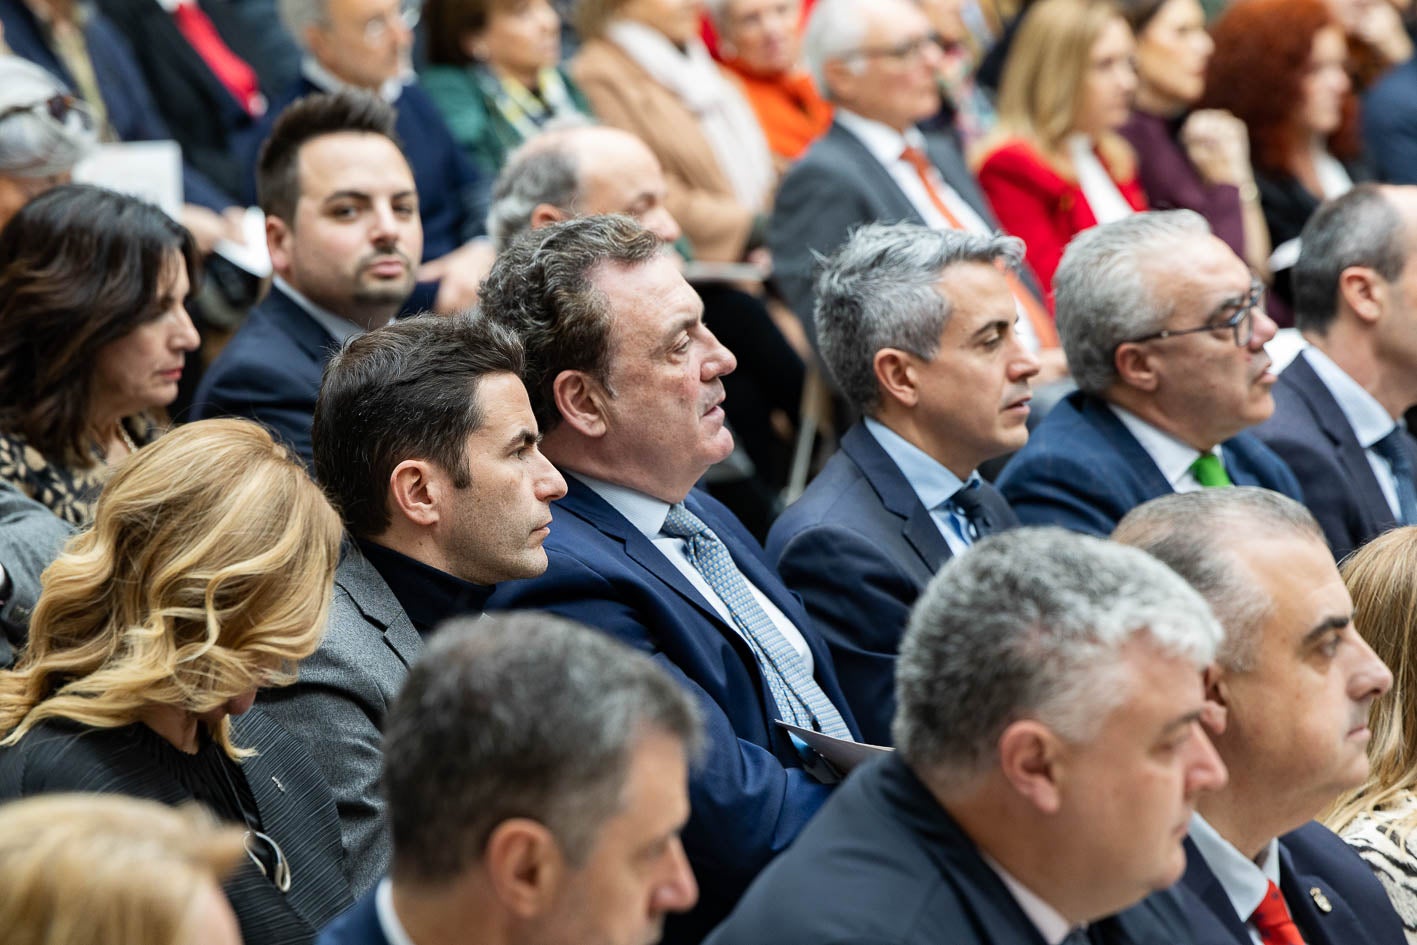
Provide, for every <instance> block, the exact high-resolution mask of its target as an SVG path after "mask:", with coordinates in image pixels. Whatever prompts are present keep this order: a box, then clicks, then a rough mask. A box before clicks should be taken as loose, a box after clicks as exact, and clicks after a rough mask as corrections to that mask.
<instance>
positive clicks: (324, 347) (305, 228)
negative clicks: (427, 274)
mask: <svg viewBox="0 0 1417 945" xmlns="http://www.w3.org/2000/svg"><path fill="white" fill-rule="evenodd" d="M259 175H260V200H261V209H262V210H264V211H265V213H266V244H267V246H268V248H269V249H270V254H271V267H272V269H274V271H275V279H274V284H273V286H272V288H271V294H270V295H269V296H268V297H267V298H266V300H265V301H264V302H263V303H261V305H260V306H259V307H257V308H256V309H255V310H254V311H252V312H251V314H250V316H249V317H248V318H247V320H246V323H245V324H244V325H242V326H241V329H240V330H239V331H237V333H236V335H235V337H233V338H232V339H231V341H230V342H229V343H228V344H227V346H226V348H225V349H224V350H223V351H222V353H221V354H220V355H219V356H218V357H217V359H216V361H215V362H214V363H213V364H212V366H211V368H210V369H209V370H208V371H207V373H206V375H205V376H204V377H203V378H202V383H201V384H200V386H198V388H197V395H196V398H195V402H194V404H193V408H192V413H193V417H194V418H196V419H198V420H200V419H203V418H205V417H214V416H237V417H247V418H250V419H252V420H257V421H259V422H261V423H263V424H265V425H266V426H267V427H269V428H270V429H271V430H272V431H273V432H274V433H276V434H277V435H279V436H280V437H281V439H282V440H284V441H285V442H286V443H288V444H289V445H290V446H291V447H292V448H293V449H295V451H296V452H297V453H299V454H300V456H301V458H302V459H304V460H305V462H306V464H307V465H309V464H310V462H311V460H312V454H311V445H310V417H311V415H312V414H313V413H314V410H315V398H316V395H318V394H319V391H320V375H321V373H322V372H323V371H324V368H325V362H327V361H328V360H329V358H330V355H331V354H333V353H334V350H335V349H336V348H337V347H338V346H339V344H340V343H341V342H343V341H344V340H346V339H347V338H350V337H352V336H353V335H356V334H358V333H359V332H361V331H367V330H368V329H370V328H377V327H378V326H380V325H383V324H385V323H387V322H388V321H389V320H390V319H391V318H393V317H394V315H395V314H396V313H397V312H398V311H399V309H400V307H401V306H402V305H403V303H404V300H405V299H407V298H408V295H409V293H410V292H411V291H412V290H413V284H414V273H415V268H416V266H417V265H418V259H419V257H420V255H421V253H422V248H423V230H422V225H421V224H420V223H419V218H418V191H417V190H416V189H415V187H414V183H413V175H412V173H411V172H410V171H409V168H408V162H407V161H405V160H404V158H403V154H402V152H401V151H400V150H399V146H398V144H397V141H396V139H395V137H394V112H393V109H391V108H390V107H389V106H387V105H385V104H384V103H383V102H381V101H379V100H378V99H377V98H375V97H374V96H372V95H367V94H364V93H356V92H344V93H340V94H337V95H312V96H310V97H309V98H306V99H303V100H301V101H300V102H298V103H296V104H295V105H293V106H291V107H290V108H288V109H286V111H285V112H284V113H283V114H282V115H281V117H280V119H279V120H278V121H277V122H276V126H275V128H274V130H273V131H272V132H271V137H270V138H269V139H268V140H267V142H266V145H265V147H264V148H263V149H262V151H261V161H260V168H259Z"/></svg>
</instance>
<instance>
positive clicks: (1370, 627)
mask: <svg viewBox="0 0 1417 945" xmlns="http://www.w3.org/2000/svg"><path fill="white" fill-rule="evenodd" d="M1339 572H1340V573H1341V574H1342V575H1343V582H1344V583H1345V584H1346V585H1348V593H1349V594H1350V595H1352V597H1353V623H1354V625H1355V626H1356V627H1357V630H1358V632H1359V633H1360V634H1361V635H1362V637H1363V639H1364V640H1366V641H1367V643H1368V645H1369V646H1371V647H1372V648H1373V652H1374V653H1376V654H1378V657H1379V658H1380V659H1381V660H1382V661H1383V662H1384V663H1386V664H1387V665H1388V667H1389V668H1390V669H1391V670H1392V691H1391V692H1389V693H1388V694H1387V695H1385V696H1383V697H1382V698H1381V699H1376V700H1374V701H1373V705H1372V708H1370V709H1369V710H1368V728H1369V729H1370V730H1371V731H1372V733H1373V736H1372V738H1371V739H1370V740H1369V742H1368V762H1369V770H1368V780H1367V781H1365V782H1364V783H1363V784H1362V785H1361V786H1360V787H1358V788H1355V789H1354V790H1352V791H1349V792H1348V793H1346V794H1344V795H1343V796H1342V797H1340V798H1339V799H1338V801H1337V802H1336V803H1335V804H1334V806H1333V808H1332V809H1331V810H1330V811H1329V813H1328V814H1327V815H1325V816H1324V818H1323V821H1324V823H1325V824H1327V825H1328V826H1329V827H1330V828H1331V829H1332V830H1334V831H1340V830H1342V829H1343V828H1344V827H1347V826H1348V825H1349V824H1351V823H1352V822H1353V820H1354V819H1355V818H1357V817H1359V816H1361V815H1364V814H1372V813H1375V812H1377V811H1381V810H1384V809H1387V808H1389V807H1394V806H1396V805H1398V804H1400V803H1401V802H1403V801H1406V800H1408V799H1410V798H1411V797H1412V796H1413V792H1414V791H1417V526H1408V527H1406V528H1395V529H1393V530H1392V531H1390V532H1386V533H1384V534H1382V535H1379V536H1378V537H1377V538H1374V539H1373V540H1372V541H1370V542H1368V544H1366V545H1364V546H1363V547H1362V548H1360V549H1358V550H1357V551H1355V552H1354V553H1353V554H1351V555H1349V556H1348V557H1347V558H1345V559H1344V560H1343V562H1342V564H1340V565H1339ZM1395 826H1396V827H1397V829H1398V830H1399V831H1401V832H1402V835H1403V839H1404V840H1405V837H1406V834H1407V833H1408V832H1410V831H1411V830H1412V828H1413V827H1417V812H1415V813H1414V814H1412V815H1410V816H1408V817H1406V818H1404V819H1403V820H1402V821H1401V822H1399V823H1398V824H1396V825H1395Z"/></svg>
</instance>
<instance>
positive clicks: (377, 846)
mask: <svg viewBox="0 0 1417 945" xmlns="http://www.w3.org/2000/svg"><path fill="white" fill-rule="evenodd" d="M382 637H383V635H382V632H381V631H380V630H379V629H378V628H376V627H372V626H370V625H369V624H368V623H367V622H366V621H365V620H364V618H363V615H362V614H361V613H360V612H359V609H358V608H357V607H355V605H354V603H353V602H352V601H351V600H350V599H349V596H348V595H347V594H346V592H345V591H344V589H343V588H341V587H338V586H337V587H336V588H335V596H334V601H333V602H332V603H331V605H330V623H329V629H328V630H327V631H326V634H325V639H324V640H323V642H321V644H320V648H319V649H318V650H316V651H315V653H314V655H313V656H311V657H309V658H308V659H306V660H304V661H303V662H301V664H300V678H299V680H298V681H297V682H296V683H295V684H294V685H291V686H286V687H283V688H280V689H269V690H266V691H264V692H262V693H261V707H262V708H263V709H264V710H265V711H266V713H267V714H268V715H270V716H272V717H273V718H275V719H276V720H277V721H279V722H280V723H281V725H283V726H284V727H285V728H286V730H287V731H289V732H290V733H291V734H292V735H294V736H295V737H297V738H299V739H300V740H301V741H303V742H305V744H306V746H307V747H308V748H309V749H310V754H311V755H312V756H313V757H314V759H315V761H316V762H317V763H318V764H319V766H320V770H321V771H323V772H324V775H325V779H326V780H327V781H328V782H329V785H330V790H331V791H333V793H334V796H335V806H336V807H337V808H338V810H339V820H340V833H341V835H342V837H343V840H344V861H345V872H346V873H347V874H348V876H349V885H350V890H351V891H352V892H353V894H354V897H355V898H356V899H358V898H359V897H360V896H362V895H363V894H364V893H365V892H366V891H368V890H369V889H370V888H372V887H373V886H374V884H375V883H377V882H378V880H379V878H380V877H382V876H383V875H384V873H385V872H387V870H388V867H389V859H390V856H391V854H392V846H391V842H390V839H389V833H388V828H387V826H386V825H385V823H384V798H383V795H382V794H381V793H380V792H379V773H380V770H381V768H382V766H383V749H382V740H383V734H382V728H383V724H384V719H385V717H386V716H387V714H388V709H389V704H390V703H391V702H392V701H393V699H394V697H395V695H397V693H398V688H399V685H400V684H401V683H402V681H403V674H404V673H406V672H407V670H406V668H405V667H404V666H403V664H402V662H400V661H399V660H398V658H397V657H396V656H395V655H394V653H393V652H392V651H391V650H389V649H388V648H387V647H386V646H385V645H384V642H383V639H382ZM392 664H397V668H395V666H394V665H392Z"/></svg>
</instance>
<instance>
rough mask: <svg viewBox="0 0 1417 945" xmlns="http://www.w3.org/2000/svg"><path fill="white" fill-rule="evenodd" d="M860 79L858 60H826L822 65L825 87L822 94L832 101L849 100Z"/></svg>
mask: <svg viewBox="0 0 1417 945" xmlns="http://www.w3.org/2000/svg"><path fill="white" fill-rule="evenodd" d="M860 77H861V66H860V63H859V60H846V59H828V60H827V61H826V62H824V63H823V64H822V79H823V80H825V82H826V86H827V87H826V88H825V89H823V90H822V92H823V94H826V95H827V97H828V98H830V99H832V100H833V101H840V100H841V99H851V98H853V96H852V94H851V90H852V89H854V88H856V83H857V82H858V81H859V80H860ZM828 93H829V94H828Z"/></svg>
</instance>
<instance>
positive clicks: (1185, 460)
mask: <svg viewBox="0 0 1417 945" xmlns="http://www.w3.org/2000/svg"><path fill="white" fill-rule="evenodd" d="M1107 406H1108V407H1110V408H1111V409H1112V412H1113V413H1114V414H1116V415H1117V419H1118V420H1120V421H1122V426H1124V427H1126V428H1127V432H1129V433H1130V434H1131V435H1132V436H1134V437H1136V438H1137V442H1138V443H1140V444H1141V448H1142V449H1144V450H1146V455H1148V456H1150V457H1151V461H1152V462H1153V463H1155V464H1156V468H1157V469H1159V470H1161V475H1163V476H1165V477H1166V481H1167V482H1169V483H1170V484H1171V489H1172V491H1174V492H1199V491H1201V490H1202V489H1204V488H1205V487H1204V486H1202V485H1201V484H1200V482H1198V481H1197V480H1196V474H1195V473H1193V472H1191V464H1192V463H1194V462H1195V461H1196V460H1198V459H1200V457H1201V453H1200V450H1198V449H1196V448H1195V447H1193V446H1188V445H1187V444H1185V443H1182V442H1181V441H1180V440H1178V439H1176V438H1175V437H1174V436H1172V435H1171V434H1169V433H1167V432H1166V431H1165V430H1161V429H1159V428H1157V427H1154V426H1152V425H1151V424H1150V423H1147V422H1146V421H1145V420H1143V419H1142V418H1141V417H1138V416H1137V415H1136V414H1134V413H1132V412H1131V411H1130V410H1124V409H1123V408H1121V407H1118V406H1117V405H1116V404H1108V405H1107ZM1210 452H1211V455H1213V456H1214V457H1215V458H1216V459H1218V460H1220V461H1221V463H1224V462H1225V454H1224V453H1223V452H1222V451H1221V449H1220V447H1219V446H1213V447H1211V448H1210Z"/></svg>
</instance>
